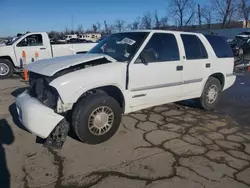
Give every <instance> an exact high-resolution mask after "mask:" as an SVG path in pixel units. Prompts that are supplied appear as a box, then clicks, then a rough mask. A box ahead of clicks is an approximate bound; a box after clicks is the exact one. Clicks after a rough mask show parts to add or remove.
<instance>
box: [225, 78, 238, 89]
mask: <svg viewBox="0 0 250 188" xmlns="http://www.w3.org/2000/svg"><path fill="white" fill-rule="evenodd" d="M235 80H236V76H235V75H234V74H227V75H226V79H225V85H224V88H223V90H226V89H228V88H229V87H231V86H232V85H233V84H234V82H235Z"/></svg>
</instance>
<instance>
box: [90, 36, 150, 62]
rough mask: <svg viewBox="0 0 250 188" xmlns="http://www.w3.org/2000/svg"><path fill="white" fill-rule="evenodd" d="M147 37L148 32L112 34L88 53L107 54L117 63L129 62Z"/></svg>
mask: <svg viewBox="0 0 250 188" xmlns="http://www.w3.org/2000/svg"><path fill="white" fill-rule="evenodd" d="M147 36H148V32H134V33H133V32H128V33H116V34H112V35H110V36H108V37H107V38H105V39H104V40H102V41H101V42H100V43H99V44H98V45H96V46H95V47H94V48H93V49H92V50H90V51H89V52H88V53H101V54H107V55H109V56H111V57H112V58H114V59H116V60H117V61H128V60H130V59H131V58H132V57H133V56H134V55H135V53H136V52H137V50H138V49H139V48H140V46H141V44H142V43H143V41H144V39H145V38H146V37H147Z"/></svg>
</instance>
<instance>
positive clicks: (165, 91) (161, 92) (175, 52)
mask: <svg viewBox="0 0 250 188" xmlns="http://www.w3.org/2000/svg"><path fill="white" fill-rule="evenodd" d="M151 35H152V37H151V38H150V40H149V41H148V43H147V44H146V46H145V47H144V49H143V50H142V52H141V53H140V55H139V56H138V58H137V60H136V61H135V62H134V63H133V64H131V65H130V66H129V85H128V90H129V95H130V99H131V102H130V104H131V107H132V108H133V110H137V109H141V108H144V107H149V106H155V105H159V104H163V103H168V102H173V101H177V100H178V99H179V98H180V95H181V82H182V62H181V61H180V53H179V48H178V43H177V40H176V36H175V35H174V34H172V33H154V34H151ZM149 37H150V36H149Z"/></svg>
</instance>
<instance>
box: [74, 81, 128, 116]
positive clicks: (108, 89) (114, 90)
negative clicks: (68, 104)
mask: <svg viewBox="0 0 250 188" xmlns="http://www.w3.org/2000/svg"><path fill="white" fill-rule="evenodd" d="M96 92H99V93H102V92H103V93H105V94H108V95H109V96H111V97H113V98H114V99H115V100H117V102H118V103H119V105H120V107H121V109H122V112H123V113H124V111H125V97H124V94H123V92H122V91H121V89H120V88H119V87H117V86H115V85H106V86H101V87H95V88H92V89H89V90H87V91H85V92H84V93H82V95H80V97H79V98H78V100H77V101H76V102H75V104H76V103H78V101H80V100H81V99H82V98H84V97H86V96H88V95H91V94H92V93H96Z"/></svg>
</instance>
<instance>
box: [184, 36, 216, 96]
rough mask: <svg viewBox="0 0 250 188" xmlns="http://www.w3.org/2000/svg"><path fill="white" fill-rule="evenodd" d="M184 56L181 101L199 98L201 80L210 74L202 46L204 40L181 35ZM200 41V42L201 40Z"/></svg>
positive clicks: (205, 51) (209, 63) (209, 65)
mask: <svg viewBox="0 0 250 188" xmlns="http://www.w3.org/2000/svg"><path fill="white" fill-rule="evenodd" d="M180 36H181V39H182V42H183V47H184V50H185V56H184V57H183V86H182V87H183V89H182V90H183V99H189V98H194V97H199V96H200V95H201V88H202V86H203V79H204V78H206V77H207V76H208V75H209V73H210V68H211V62H210V61H209V59H208V53H207V50H206V48H205V46H204V44H203V42H202V41H203V40H205V37H204V38H199V37H198V35H195V34H181V35H180ZM201 39H202V40H201Z"/></svg>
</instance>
